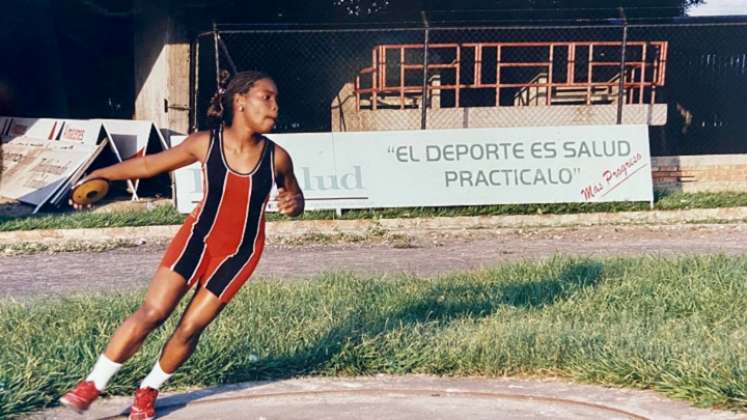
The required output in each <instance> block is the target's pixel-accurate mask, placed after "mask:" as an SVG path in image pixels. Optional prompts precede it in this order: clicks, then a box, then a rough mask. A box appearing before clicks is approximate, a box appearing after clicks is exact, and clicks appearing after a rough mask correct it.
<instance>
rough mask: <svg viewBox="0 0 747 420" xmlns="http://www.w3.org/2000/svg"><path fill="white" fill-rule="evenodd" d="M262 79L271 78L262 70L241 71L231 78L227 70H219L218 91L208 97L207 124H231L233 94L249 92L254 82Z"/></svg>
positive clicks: (213, 125)
mask: <svg viewBox="0 0 747 420" xmlns="http://www.w3.org/2000/svg"><path fill="white" fill-rule="evenodd" d="M229 79H230V81H229ZM262 79H270V80H272V78H271V77H270V76H269V75H268V74H267V73H265V72H262V71H255V70H249V71H242V72H239V73H236V74H235V75H234V76H233V78H231V74H230V73H229V72H228V70H225V69H224V70H221V72H220V80H219V81H218V91H217V92H215V95H213V97H212V98H211V99H210V106H208V110H207V118H208V125H209V126H210V127H212V128H214V127H218V126H220V124H221V123H223V122H225V123H226V124H227V125H231V123H232V122H233V97H234V95H237V94H244V93H247V92H249V89H251V88H252V86H254V83H256V82H257V80H262Z"/></svg>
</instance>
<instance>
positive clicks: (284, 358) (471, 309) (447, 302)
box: [159, 261, 603, 415]
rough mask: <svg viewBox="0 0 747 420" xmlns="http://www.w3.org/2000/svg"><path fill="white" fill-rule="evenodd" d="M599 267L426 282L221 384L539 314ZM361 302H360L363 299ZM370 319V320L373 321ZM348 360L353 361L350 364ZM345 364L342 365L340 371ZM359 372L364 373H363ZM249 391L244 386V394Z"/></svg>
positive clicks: (589, 283)
mask: <svg viewBox="0 0 747 420" xmlns="http://www.w3.org/2000/svg"><path fill="white" fill-rule="evenodd" d="M602 272H603V266H602V264H601V263H598V262H593V261H578V262H571V263H569V264H567V265H566V266H565V267H564V268H563V270H562V271H561V272H560V273H559V274H558V275H557V276H555V277H553V278H546V279H541V280H534V281H522V280H520V279H517V280H516V281H515V282H513V283H510V284H508V285H506V284H505V283H502V284H491V283H490V282H483V283H479V284H475V283H474V282H472V283H470V284H469V285H465V284H463V283H462V282H460V281H458V278H455V281H453V282H449V281H446V280H443V281H442V280H438V281H429V287H428V289H427V290H426V291H425V292H424V293H423V294H421V295H418V296H417V297H414V298H412V299H410V300H409V301H406V302H403V303H402V304H401V305H398V306H399V307H400V308H401V309H400V310H396V311H391V312H379V311H370V310H367V308H366V307H359V308H358V310H357V311H353V313H351V315H349V316H348V318H346V319H344V320H341V321H340V322H338V323H337V326H336V327H335V328H333V329H331V330H330V331H328V332H327V334H325V335H324V336H323V337H321V338H319V339H318V340H316V341H314V342H312V343H309V344H308V345H307V346H305V347H303V348H301V349H299V350H298V351H296V352H295V353H293V354H285V355H279V356H277V357H272V356H270V357H268V358H265V359H263V360H262V361H261V362H260V363H257V364H252V365H251V366H241V365H239V366H236V367H235V368H234V369H233V370H230V371H228V372H227V374H226V375H224V376H223V381H224V383H233V384H237V383H241V382H247V381H257V380H264V381H267V380H270V381H272V380H283V379H289V378H293V377H297V376H302V375H309V374H313V373H314V372H317V371H320V370H323V369H325V368H326V369H329V367H330V363H333V362H334V361H335V360H337V361H338V362H339V361H345V360H346V358H347V359H348V361H349V362H354V359H355V357H356V356H355V354H354V352H353V353H352V354H348V353H349V351H350V349H355V348H356V347H357V346H358V345H360V344H361V343H362V342H363V340H364V339H365V338H367V337H374V336H377V335H381V334H386V333H388V332H392V331H394V330H399V329H406V328H408V327H411V326H415V325H418V324H422V323H425V322H428V323H432V322H436V323H440V324H443V325H447V324H448V323H450V322H453V321H455V320H459V319H462V318H466V317H469V318H482V317H487V316H489V315H491V314H492V313H494V312H495V311H496V310H498V309H500V308H501V307H505V306H507V305H508V306H511V307H517V308H528V309H541V308H543V307H546V306H549V305H553V304H555V303H557V302H559V301H562V300H564V299H567V298H568V297H570V296H571V295H572V294H574V293H575V292H577V291H579V290H583V289H584V288H587V287H594V286H595V285H596V284H597V283H598V282H599V280H600V279H601V277H602ZM362 301H363V299H362ZM371 313H374V315H371ZM351 359H352V360H351ZM344 364H345V363H343V365H344ZM361 370H363V371H365V370H366V369H365V367H364V368H362V369H361ZM247 386H249V385H248V384H244V386H243V387H242V388H243V389H246V387H247ZM236 389H237V388H236V385H234V386H228V387H214V388H208V389H205V390H200V391H193V392H189V393H186V394H181V395H175V396H169V397H165V398H162V399H159V414H160V415H164V414H168V413H170V412H172V411H175V410H178V409H180V408H183V407H184V406H186V405H187V404H189V402H190V401H194V400H196V399H199V398H204V397H206V396H209V395H216V394H220V393H223V392H229V391H235V390H236Z"/></svg>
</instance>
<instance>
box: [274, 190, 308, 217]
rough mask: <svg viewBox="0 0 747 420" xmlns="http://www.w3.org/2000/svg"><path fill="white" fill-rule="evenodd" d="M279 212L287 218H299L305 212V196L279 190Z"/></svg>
mask: <svg viewBox="0 0 747 420" xmlns="http://www.w3.org/2000/svg"><path fill="white" fill-rule="evenodd" d="M277 200H278V211H280V213H282V214H284V215H286V216H297V215H298V214H300V213H301V212H302V211H303V205H304V202H303V194H293V193H291V192H290V191H287V190H286V189H285V188H278V198H277Z"/></svg>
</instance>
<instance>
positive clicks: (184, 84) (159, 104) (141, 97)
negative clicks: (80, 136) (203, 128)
mask: <svg viewBox="0 0 747 420" xmlns="http://www.w3.org/2000/svg"><path fill="white" fill-rule="evenodd" d="M135 7H136V8H137V9H138V10H139V11H140V13H138V17H137V18H136V21H135V35H134V36H135V90H136V96H135V115H134V118H135V119H143V120H151V121H153V122H155V123H156V125H157V126H158V127H159V128H162V129H166V130H170V131H175V132H179V133H187V131H188V130H189V73H190V62H191V60H190V58H191V57H190V43H189V39H188V36H187V28H186V27H185V24H184V23H183V22H184V21H183V19H182V18H181V17H180V15H179V13H175V12H174V11H173V10H172V7H171V5H170V2H169V1H154V0H135Z"/></svg>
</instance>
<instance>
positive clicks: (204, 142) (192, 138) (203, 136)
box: [179, 130, 210, 162]
mask: <svg viewBox="0 0 747 420" xmlns="http://www.w3.org/2000/svg"><path fill="white" fill-rule="evenodd" d="M179 146H183V147H184V148H185V149H187V150H188V151H189V153H190V154H192V155H194V156H195V157H196V158H197V159H198V160H199V161H200V162H205V160H206V159H207V154H208V148H209V147H210V131H207V130H205V131H197V132H194V133H192V134H190V135H189V136H187V138H186V139H184V141H183V142H182V143H181V144H180V145H179Z"/></svg>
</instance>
